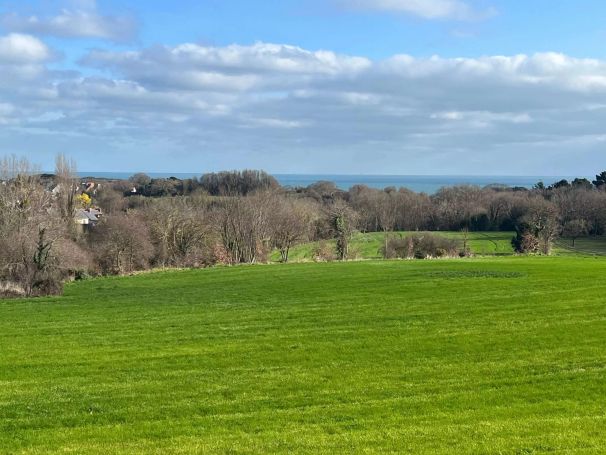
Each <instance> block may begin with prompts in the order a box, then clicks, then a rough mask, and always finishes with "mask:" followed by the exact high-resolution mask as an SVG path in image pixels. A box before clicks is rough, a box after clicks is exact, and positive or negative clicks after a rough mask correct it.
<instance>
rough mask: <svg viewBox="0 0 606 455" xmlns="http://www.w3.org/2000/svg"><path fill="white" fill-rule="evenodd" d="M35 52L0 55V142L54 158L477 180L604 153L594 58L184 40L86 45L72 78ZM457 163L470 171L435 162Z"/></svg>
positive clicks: (605, 99)
mask: <svg viewBox="0 0 606 455" xmlns="http://www.w3.org/2000/svg"><path fill="white" fill-rule="evenodd" d="M5 38H6V37H5ZM30 38H31V37H30ZM34 40H35V38H34ZM5 41H6V40H5ZM5 41H3V38H0V43H4V42H5ZM9 41H10V42H13V41H14V40H13V41H11V40H9ZM38 43H39V42H38ZM40 44H41V43H40ZM13 47H14V46H13ZM2 48H3V47H2V46H0V49H2ZM11 48H12V47H11ZM33 54H34V55H38V57H37V58H35V59H33V63H32V59H31V58H30V59H25V60H22V61H21V62H16V61H13V62H12V63H10V64H8V63H2V61H3V60H2V58H1V57H0V72H2V75H3V77H2V79H1V80H0V103H1V104H2V105H6V106H18V108H15V109H13V110H11V111H10V112H8V111H7V110H6V109H5V110H4V111H3V113H1V112H0V117H2V118H3V119H4V122H5V124H6V119H7V118H10V120H11V122H10V123H9V124H6V125H7V126H6V127H3V128H2V129H0V147H1V146H2V144H6V143H7V142H6V141H9V139H10V141H11V142H10V143H11V144H13V145H14V144H19V143H21V144H25V145H22V147H30V146H31V144H33V143H34V142H35V139H34V138H42V137H43V138H44V141H42V139H40V141H41V145H40V146H49V147H51V146H53V145H54V146H55V147H56V148H55V150H57V149H59V148H60V146H61V147H62V148H63V149H64V150H65V147H66V146H68V145H69V144H77V146H78V147H82V149H83V150H86V151H89V152H90V153H94V152H95V151H99V152H101V151H102V150H103V151H104V150H109V151H111V150H114V151H117V150H120V151H122V152H124V151H125V150H126V149H125V148H126V147H127V146H128V147H130V149H132V150H135V149H136V150H146V151H149V153H158V154H159V156H161V154H162V153H175V154H176V156H177V157H181V158H175V162H178V160H179V159H182V160H183V161H182V162H183V163H185V162H187V160H195V159H199V160H200V161H199V162H200V163H202V162H203V163H205V165H206V166H212V167H213V168H217V167H225V168H233V167H243V166H261V167H267V168H268V169H270V170H287V171H288V170H290V171H297V170H298V171H304V170H307V171H312V172H313V171H318V170H322V171H325V172H353V173H355V172H370V171H371V172H391V173H398V172H402V173H414V172H426V173H427V172H434V173H439V172H440V171H442V172H443V171H449V172H457V171H458V172H462V173H465V172H467V173H469V172H472V171H473V172H482V169H484V167H485V166H486V163H488V162H490V163H492V164H491V166H497V168H499V167H498V166H499V165H501V166H502V167H501V168H499V169H503V172H505V171H506V172H513V170H512V169H511V167H512V166H514V165H515V164H514V163H516V157H517V159H521V160H524V159H528V157H530V156H534V154H537V156H542V157H543V158H544V159H543V160H542V161H541V160H539V159H538V158H537V160H536V163H537V164H536V165H537V166H538V165H539V163H540V162H545V161H546V159H545V157H547V156H550V154H552V153H559V152H561V151H563V150H574V153H575V154H577V155H578V156H581V155H583V154H585V155H586V157H587V158H585V159H582V158H579V159H578V160H577V161H574V162H573V161H571V162H570V165H571V166H577V167H578V166H581V163H586V165H587V166H589V164H587V163H589V162H590V161H591V163H593V164H591V165H592V166H593V165H595V162H596V159H599V157H600V156H602V155H600V154H602V153H603V152H602V150H601V147H602V146H603V141H602V139H601V138H603V125H604V123H606V107H605V106H606V83H605V81H606V61H603V60H596V59H576V58H572V57H569V56H566V55H562V54H555V53H546V54H536V55H531V56H528V55H514V56H487V57H481V58H442V57H439V56H434V57H429V58H415V57H412V56H407V55H396V56H393V57H391V58H388V59H385V60H378V61H372V60H369V59H366V58H362V57H356V56H347V55H339V54H336V53H333V52H330V51H310V50H306V49H302V48H299V47H294V46H286V45H279V44H267V43H256V44H253V45H250V46H240V45H232V46H225V47H216V46H201V45H198V44H187V43H186V44H182V45H178V46H174V47H169V46H159V47H152V48H146V49H141V50H138V51H128V52H118V51H104V50H95V51H92V52H90V53H89V55H87V56H86V57H85V58H83V59H82V64H86V65H90V66H92V67H94V68H97V69H109V71H108V72H107V73H103V72H99V73H97V77H83V76H82V75H80V74H77V73H56V72H53V71H51V70H50V69H49V68H47V67H46V66H45V64H44V60H40V59H41V58H42V56H48V55H50V54H51V51H49V50H48V49H47V50H46V52H43V53H38V54H36V53H33ZM0 55H2V53H1V51H0ZM10 55H13V54H10ZM30 55H31V53H30ZM94 71H95V70H93V72H94ZM7 75H8V76H7ZM7 112H8V113H7ZM7 138H8V139H7ZM68 138H72V139H69V140H73V141H75V142H69V140H68ZM73 138H78V139H77V140H76V139H73ZM3 140H4V142H3ZM20 141H22V142H20ZM547 144H549V146H548V145H547ZM14 150H15V151H17V152H19V150H20V149H19V147H15V148H14ZM11 151H12V150H11ZM505 151H506V152H507V153H505ZM108 153H109V152H108ZM116 153H117V152H116ZM186 155H187V157H186ZM356 156H360V157H366V158H365V159H352V157H356ZM192 157H193V158H192ZM196 157H197V158H196ZM463 158H464V159H463ZM468 159H469V160H471V161H470V162H474V163H479V164H477V166H478V167H477V168H476V169H468V168H460V169H459V168H450V169H443V168H441V167H440V166H442V167H443V166H446V165H447V164H448V163H450V162H454V163H455V164H454V165H453V166H455V167H456V166H461V167H463V166H464V165H465V163H466V162H468ZM253 160H254V161H253ZM551 161H552V160H549V162H551ZM305 163H306V164H307V165H308V166H312V164H313V163H318V166H321V169H317V168H315V169H314V168H310V167H307V168H306V167H303V164H305ZM310 163H311V164H310ZM343 163H351V164H348V165H347V166H348V167H347V169H344V168H340V166H343ZM357 163H358V164H357ZM369 163H372V166H373V167H372V168H368V166H369ZM482 166H484V167H482ZM572 169H574V168H571V172H572ZM523 172H525V173H528V172H531V173H537V174H541V173H544V172H545V170H541V169H538V168H534V169H533V168H525V169H524V171H523ZM514 173H515V172H514Z"/></svg>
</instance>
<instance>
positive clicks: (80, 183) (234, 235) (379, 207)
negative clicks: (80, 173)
mask: <svg viewBox="0 0 606 455" xmlns="http://www.w3.org/2000/svg"><path fill="white" fill-rule="evenodd" d="M91 182H92V183H94V184H93V185H91V184H90V183H91ZM91 207H94V208H96V209H99V210H100V211H101V212H102V216H101V215H100V216H99V219H98V222H96V223H94V224H90V225H87V226H81V225H78V224H76V223H75V222H74V216H75V214H76V212H77V211H78V210H80V211H82V210H85V211H86V210H87V209H89V208H91ZM460 230H463V231H513V232H515V233H516V234H515V235H514V236H513V238H512V242H513V243H514V245H515V247H516V250H517V251H518V252H519V253H524V254H550V252H551V247H552V245H553V242H554V240H555V239H556V238H557V237H558V236H561V235H563V236H566V237H569V238H572V239H575V238H578V237H583V236H589V235H602V234H604V232H605V230H606V172H602V173H601V174H599V175H597V176H596V179H595V180H594V181H589V180H586V179H575V180H574V181H572V182H568V181H560V182H558V183H556V184H554V185H551V186H545V185H543V184H542V183H541V182H539V183H537V185H535V187H534V188H533V189H525V188H509V187H504V186H497V185H494V186H488V187H484V188H480V187H476V186H468V185H462V186H454V187H446V188H442V189H440V190H439V191H438V192H436V193H435V194H433V195H428V194H424V193H415V192H413V191H410V190H408V189H406V188H394V187H389V188H385V189H383V190H377V189H372V188H369V187H367V186H364V185H356V186H354V187H352V188H350V189H349V190H348V191H343V190H340V189H338V188H337V187H336V186H335V185H334V183H331V182H317V183H315V184H313V185H310V186H308V187H305V188H284V187H281V186H280V185H279V184H278V182H277V181H276V180H275V179H274V178H273V177H272V176H270V175H268V174H267V173H265V172H262V171H233V172H221V173H212V174H205V175H203V176H202V177H201V178H199V179H187V180H179V179H176V178H168V179H152V178H150V177H149V176H147V175H145V174H135V175H133V176H132V177H131V178H130V179H129V180H127V181H117V180H116V181H108V180H103V179H86V178H85V179H81V178H79V177H77V176H76V167H75V164H74V163H73V162H72V161H71V160H69V159H67V158H66V157H64V156H59V157H58V158H57V162H56V170H55V173H54V174H52V175H51V174H41V173H40V172H38V171H37V170H36V168H35V167H34V166H32V165H31V164H30V163H29V162H28V161H27V160H24V159H18V158H16V157H14V156H12V157H7V158H4V159H2V160H0V294H2V295H6V296H11V295H14V296H18V295H44V294H53V293H58V292H60V291H61V288H62V283H63V282H65V281H66V280H68V279H83V278H86V277H88V276H94V275H102V274H125V273H132V272H135V271H139V270H146V269H150V268H162V267H207V266H212V265H215V264H238V263H255V262H265V261H267V260H268V256H269V254H270V253H271V251H274V250H277V251H279V252H280V256H281V258H282V261H283V262H287V261H288V256H289V251H290V249H291V248H292V247H293V246H294V245H296V244H298V243H303V242H310V241H321V240H334V242H331V243H323V242H319V243H318V245H320V246H319V247H318V248H317V252H316V253H315V255H316V258H317V259H318V260H345V259H349V258H350V251H349V241H350V239H351V236H352V234H353V233H354V232H356V231H364V232H385V233H386V237H385V246H384V251H383V253H384V256H385V257H387V258H398V257H399V258H428V257H436V256H456V255H461V256H464V255H466V254H468V252H467V250H466V248H465V246H463V247H461V245H458V244H456V243H453V242H452V241H451V240H447V239H445V238H442V237H440V236H437V235H431V234H426V233H425V234H417V235H407V236H400V235H395V234H391V233H395V232H398V231H415V232H417V231H418V232H419V233H420V232H427V231H460ZM327 245H330V246H327ZM333 245H334V246H333Z"/></svg>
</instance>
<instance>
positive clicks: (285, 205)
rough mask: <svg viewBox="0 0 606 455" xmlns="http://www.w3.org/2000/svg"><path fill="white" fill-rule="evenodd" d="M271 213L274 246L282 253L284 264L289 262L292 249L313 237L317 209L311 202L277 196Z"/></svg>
mask: <svg viewBox="0 0 606 455" xmlns="http://www.w3.org/2000/svg"><path fill="white" fill-rule="evenodd" d="M272 207H273V209H272V212H271V213H270V217H271V220H270V223H271V227H270V230H271V238H272V245H273V247H274V248H277V249H278V251H279V252H280V258H281V260H282V262H288V255H289V253H290V249H291V248H292V247H293V246H294V245H295V244H296V243H297V242H300V241H303V240H306V239H308V238H309V236H310V235H311V227H312V226H313V222H314V219H315V218H316V217H317V209H316V208H315V207H313V206H312V203H311V202H310V201H305V200H300V199H295V198H289V197H282V196H276V197H275V200H274V203H273V204H272Z"/></svg>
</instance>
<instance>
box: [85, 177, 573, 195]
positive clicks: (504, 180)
mask: <svg viewBox="0 0 606 455" xmlns="http://www.w3.org/2000/svg"><path fill="white" fill-rule="evenodd" d="M79 174H80V176H81V177H102V178H112V179H128V178H129V177H130V176H131V175H132V174H133V173H132V172H80V173H79ZM147 174H148V175H149V176H150V177H152V178H168V177H177V178H179V179H185V178H191V177H200V174H194V173H172V174H171V173H161V172H148V173H147ZM273 176H274V177H275V178H276V179H277V180H278V182H280V184H281V185H283V186H289V187H298V186H301V187H304V186H308V185H311V184H312V183H315V182H318V181H321V180H327V181H330V182H334V183H335V184H336V185H337V187H338V188H340V189H343V190H347V189H349V188H351V187H352V186H354V185H358V184H360V185H367V186H369V187H371V188H380V189H383V188H385V187H388V186H395V187H396V188H400V187H404V188H408V189H410V190H412V191H416V192H424V193H428V194H432V193H435V192H436V191H437V190H439V189H440V188H441V187H443V186H453V185H463V184H467V185H478V186H486V185H491V184H503V185H507V186H512V187H513V186H519V187H524V188H532V186H533V185H534V184H535V183H537V182H539V181H543V182H544V183H545V185H550V184H552V183H555V182H557V181H559V180H562V179H564V178H565V179H567V180H572V179H574V177H570V176H506V175H335V174H326V175H323V174H273Z"/></svg>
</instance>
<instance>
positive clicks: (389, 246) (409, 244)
mask: <svg viewBox="0 0 606 455" xmlns="http://www.w3.org/2000/svg"><path fill="white" fill-rule="evenodd" d="M457 254H458V251H457V243H456V242H455V241H454V240H452V239H447V238H445V237H441V236H438V235H434V234H428V233H424V234H415V235H410V236H407V237H387V238H386V239H385V245H384V246H383V257H385V258H386V259H395V258H400V259H412V258H414V259H427V258H432V257H435V258H442V257H455V256H457Z"/></svg>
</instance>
